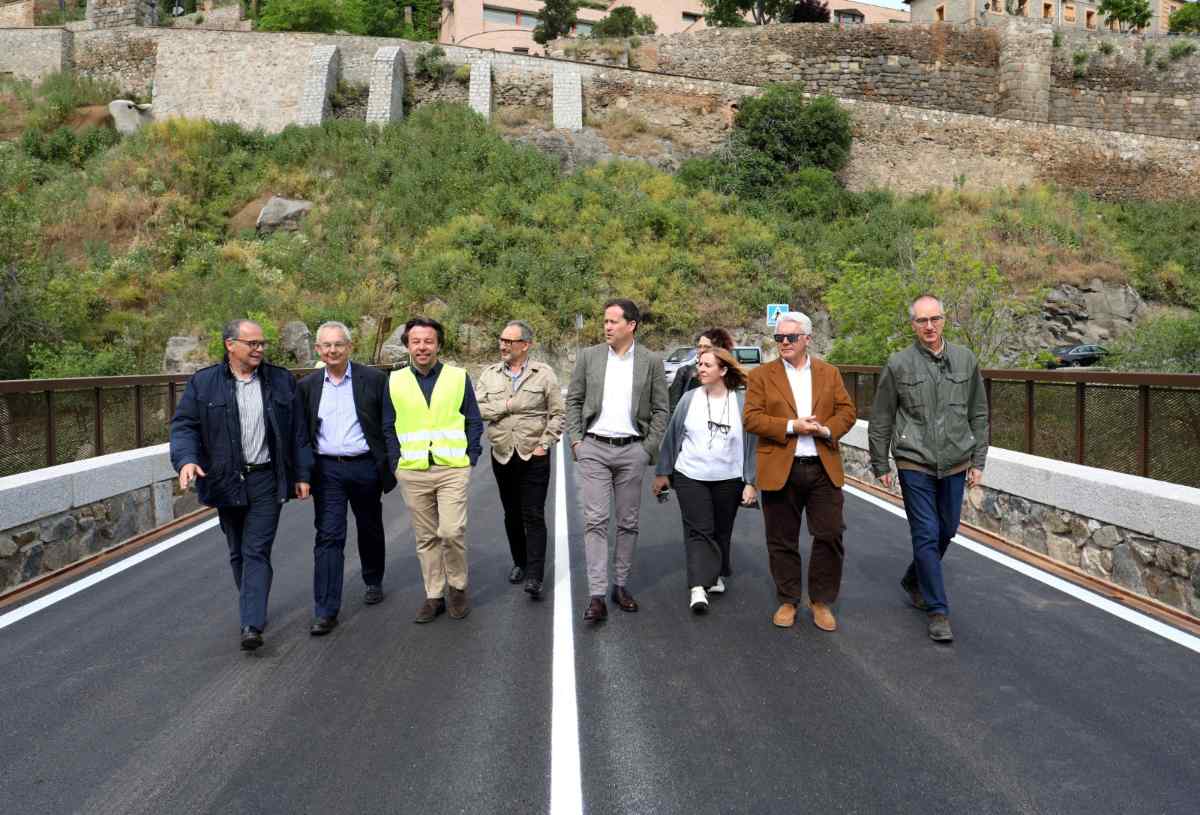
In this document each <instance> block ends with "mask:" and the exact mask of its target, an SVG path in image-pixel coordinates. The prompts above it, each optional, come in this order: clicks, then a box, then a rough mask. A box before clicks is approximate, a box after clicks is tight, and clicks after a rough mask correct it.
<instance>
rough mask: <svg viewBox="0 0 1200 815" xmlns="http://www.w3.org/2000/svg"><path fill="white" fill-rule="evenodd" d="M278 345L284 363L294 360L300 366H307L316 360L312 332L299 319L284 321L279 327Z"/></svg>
mask: <svg viewBox="0 0 1200 815" xmlns="http://www.w3.org/2000/svg"><path fill="white" fill-rule="evenodd" d="M279 346H280V350H281V351H282V352H283V355H284V356H283V361H284V362H286V363H292V362H295V363H296V364H297V365H299V366H300V367H302V368H308V367H311V366H312V364H313V363H314V362H315V361H316V359H315V356H314V352H313V337H312V332H311V331H309V330H308V326H307V325H305V324H304V323H302V322H300V321H299V320H292V321H291V322H290V323H285V324H284V326H283V328H282V329H280V331H279Z"/></svg>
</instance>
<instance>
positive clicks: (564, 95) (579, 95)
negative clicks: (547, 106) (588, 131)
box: [553, 65, 583, 130]
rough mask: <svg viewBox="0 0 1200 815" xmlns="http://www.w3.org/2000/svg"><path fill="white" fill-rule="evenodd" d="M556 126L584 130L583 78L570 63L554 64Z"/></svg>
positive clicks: (563, 128)
mask: <svg viewBox="0 0 1200 815" xmlns="http://www.w3.org/2000/svg"><path fill="white" fill-rule="evenodd" d="M553 89H554V94H553V99H554V102H553V104H554V127H555V129H558V130H583V80H582V78H581V77H580V75H579V71H578V70H576V69H575V68H573V67H572V66H569V65H555V66H554V85H553Z"/></svg>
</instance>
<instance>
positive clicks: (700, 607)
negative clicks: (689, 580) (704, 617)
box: [692, 586, 708, 614]
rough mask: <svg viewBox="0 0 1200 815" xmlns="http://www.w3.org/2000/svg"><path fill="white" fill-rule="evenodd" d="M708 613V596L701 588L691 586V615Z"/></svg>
mask: <svg viewBox="0 0 1200 815" xmlns="http://www.w3.org/2000/svg"><path fill="white" fill-rule="evenodd" d="M706 611H708V595H707V594H705V593H704V587H703V586H692V613H693V614H703V613H704V612H706Z"/></svg>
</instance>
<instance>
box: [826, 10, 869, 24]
mask: <svg viewBox="0 0 1200 815" xmlns="http://www.w3.org/2000/svg"><path fill="white" fill-rule="evenodd" d="M865 19H866V18H865V17H864V16H863V13H862V12H861V11H855V10H854V9H838V10H837V11H835V12H834V13H833V20H834V22H836V23H845V24H847V25H858V24H859V23H862V22H863V21H864V20H865Z"/></svg>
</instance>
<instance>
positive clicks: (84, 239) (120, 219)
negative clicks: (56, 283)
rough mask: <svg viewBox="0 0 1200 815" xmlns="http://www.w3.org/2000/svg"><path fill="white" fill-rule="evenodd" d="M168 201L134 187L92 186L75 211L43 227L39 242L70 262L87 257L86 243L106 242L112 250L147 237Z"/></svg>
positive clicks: (118, 249) (124, 247)
mask: <svg viewBox="0 0 1200 815" xmlns="http://www.w3.org/2000/svg"><path fill="white" fill-rule="evenodd" d="M167 204H168V201H167V197H164V198H161V199H155V198H153V197H152V196H150V195H147V194H146V193H144V192H140V191H135V190H128V189H127V190H120V191H118V190H102V189H93V190H91V191H90V192H89V193H88V197H87V201H86V202H85V203H84V204H83V206H81V207H80V208H79V209H78V210H77V211H75V212H70V213H65V216H66V218H65V220H63V221H60V222H59V223H57V224H50V225H48V226H46V227H45V232H44V235H45V241H44V243H43V246H44V248H45V249H47V250H50V251H55V250H57V251H60V252H62V254H63V256H64V257H65V258H66V259H67V260H69V261H73V262H79V261H82V260H84V259H85V258H86V257H87V251H88V247H89V246H94V245H101V244H106V245H107V246H108V249H109V251H110V252H112V253H113V254H118V253H120V252H123V251H125V250H127V249H128V248H129V247H131V246H133V244H134V243H136V242H137V241H138V239H139V238H141V237H147V236H148V235H149V233H150V231H151V227H152V224H153V222H154V220H155V218H156V216H157V215H158V214H159V212H161V211H162V209H163V207H164V206H165V205H167Z"/></svg>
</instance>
